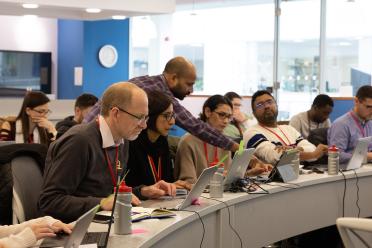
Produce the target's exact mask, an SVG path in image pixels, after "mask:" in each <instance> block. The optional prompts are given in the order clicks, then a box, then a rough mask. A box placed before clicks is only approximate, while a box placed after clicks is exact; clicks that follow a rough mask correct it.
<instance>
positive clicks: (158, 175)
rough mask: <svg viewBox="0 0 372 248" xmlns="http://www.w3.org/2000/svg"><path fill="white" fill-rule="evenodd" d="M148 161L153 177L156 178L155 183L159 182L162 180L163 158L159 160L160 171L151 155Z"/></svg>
mask: <svg viewBox="0 0 372 248" xmlns="http://www.w3.org/2000/svg"><path fill="white" fill-rule="evenodd" d="M147 159H148V160H149V164H150V169H151V172H152V176H153V177H154V180H155V182H159V181H160V180H161V171H162V166H161V157H159V159H158V170H156V167H155V163H154V160H153V159H152V157H151V156H150V155H147Z"/></svg>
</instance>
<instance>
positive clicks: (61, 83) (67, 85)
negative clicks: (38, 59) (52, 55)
mask: <svg viewBox="0 0 372 248" xmlns="http://www.w3.org/2000/svg"><path fill="white" fill-rule="evenodd" d="M83 31H84V22H82V21H70V20H59V21H58V71H57V73H58V76H57V78H58V82H57V83H58V85H57V88H58V98H59V99H74V98H76V97H77V96H79V95H80V94H81V93H82V91H83V89H82V86H75V85H74V67H76V66H83V57H84V56H83V48H84V32H83ZM53 73H56V72H53Z"/></svg>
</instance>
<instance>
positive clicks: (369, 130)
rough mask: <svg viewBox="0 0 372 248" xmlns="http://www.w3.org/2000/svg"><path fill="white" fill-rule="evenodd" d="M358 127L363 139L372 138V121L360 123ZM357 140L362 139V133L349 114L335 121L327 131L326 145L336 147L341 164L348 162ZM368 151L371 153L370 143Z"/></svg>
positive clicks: (371, 144)
mask: <svg viewBox="0 0 372 248" xmlns="http://www.w3.org/2000/svg"><path fill="white" fill-rule="evenodd" d="M358 120H359V121H360V119H358ZM360 126H361V128H362V130H363V132H364V137H368V136H372V121H366V122H364V123H362V122H360ZM359 138H363V133H362V131H361V130H360V129H359V127H358V125H357V124H356V123H355V120H354V118H353V117H352V116H351V114H350V112H347V113H346V114H344V115H343V116H341V117H339V118H338V119H336V120H335V121H334V122H333V123H332V125H331V127H330V128H329V130H328V145H330V146H331V145H335V146H337V148H338V149H339V151H340V163H342V164H344V163H347V162H348V161H349V160H350V158H351V156H352V153H353V151H354V148H355V147H356V144H357V142H358V139H359ZM368 151H372V143H370V144H369V146H368Z"/></svg>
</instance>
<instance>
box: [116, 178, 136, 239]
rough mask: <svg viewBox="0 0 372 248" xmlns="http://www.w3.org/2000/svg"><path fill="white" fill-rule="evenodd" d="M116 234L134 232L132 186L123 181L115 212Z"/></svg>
mask: <svg viewBox="0 0 372 248" xmlns="http://www.w3.org/2000/svg"><path fill="white" fill-rule="evenodd" d="M114 229H115V234H131V233H132V188H131V187H128V186H127V185H125V183H124V182H122V183H121V184H120V186H119V192H118V196H117V198H116V205H115V213H114Z"/></svg>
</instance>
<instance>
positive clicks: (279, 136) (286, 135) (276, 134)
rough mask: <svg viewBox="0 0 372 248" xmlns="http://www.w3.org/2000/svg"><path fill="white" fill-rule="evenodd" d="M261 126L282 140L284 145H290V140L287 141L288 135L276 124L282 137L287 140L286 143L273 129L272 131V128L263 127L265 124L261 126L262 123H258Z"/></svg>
mask: <svg viewBox="0 0 372 248" xmlns="http://www.w3.org/2000/svg"><path fill="white" fill-rule="evenodd" d="M260 126H261V127H263V128H265V129H266V130H267V131H269V132H270V133H272V134H274V135H275V136H276V137H277V138H278V139H280V140H281V141H282V142H283V144H284V145H286V146H290V145H291V142H290V141H289V139H288V137H287V135H285V133H284V132H283V130H282V129H280V127H279V126H278V128H279V130H280V132H282V134H283V135H284V137H285V138H286V139H287V141H288V144H287V143H286V142H285V141H284V140H283V139H282V138H281V137H280V136H279V135H278V134H277V133H276V132H274V131H272V130H270V129H268V128H267V127H265V126H262V125H260Z"/></svg>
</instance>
